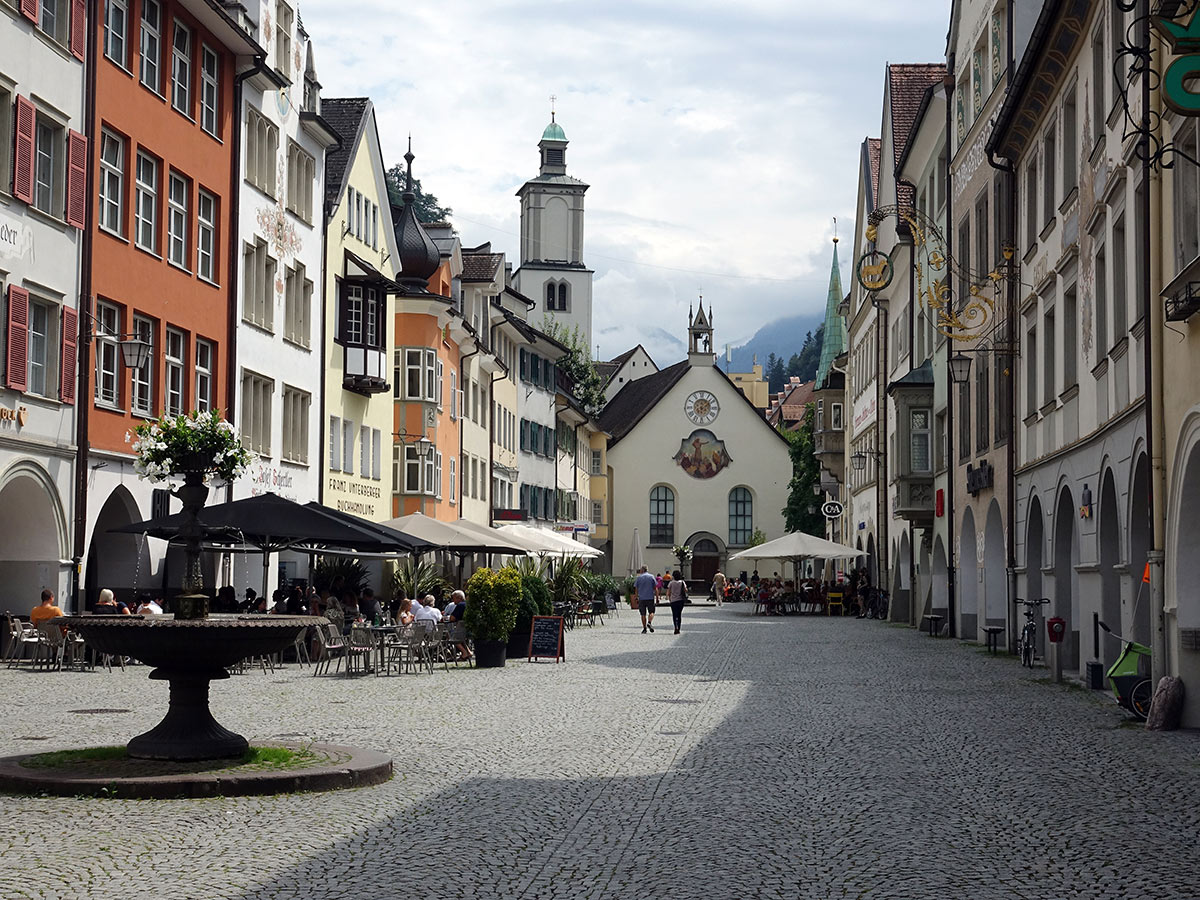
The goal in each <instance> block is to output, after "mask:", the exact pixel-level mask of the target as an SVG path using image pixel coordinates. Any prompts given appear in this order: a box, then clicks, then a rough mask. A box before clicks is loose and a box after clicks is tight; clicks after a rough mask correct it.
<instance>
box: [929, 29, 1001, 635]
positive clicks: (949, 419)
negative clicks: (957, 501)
mask: <svg viewBox="0 0 1200 900" xmlns="http://www.w3.org/2000/svg"><path fill="white" fill-rule="evenodd" d="M1008 30H1009V33H1010V34H1011V33H1012V25H1011V21H1010V24H1009V29H1008ZM942 84H943V86H944V87H945V88H946V256H947V257H949V258H950V259H954V191H953V190H952V185H951V182H950V161H951V158H952V156H953V153H952V150H953V146H952V142H951V135H953V133H954V132H953V131H952V130H951V128H950V124H951V119H950V107H951V105H952V103H951V101H952V100H953V99H954V54H953V53H951V54H950V55H949V56H948V57H947V61H946V78H945V80H944V81H943V82H942ZM946 277H947V278H949V277H950V274H949V272H947V273H946ZM949 287H950V288H951V289H953V285H949ZM950 350H951V344H950V340H949V338H947V339H946V448H947V449H948V450H949V452H948V453H947V454H946V456H947V457H948V458H947V459H946V471H947V472H948V473H949V477H948V478H947V479H946V507H945V510H946V622H947V623H948V626H949V634H950V637H957V636H958V623H957V621H956V616H957V605H958V604H957V597H956V594H957V586H956V583H957V581H958V572H957V568H956V566H955V565H954V559H955V557H954V544H955V540H954V532H955V528H954V517H955V515H956V510H955V507H954V482H955V479H956V478H957V477H958V460H957V458H956V456H955V449H954V392H955V390H956V387H957V386H956V385H955V384H954V379H953V377H951V369H950V357H951V355H952V354H951V353H950Z"/></svg>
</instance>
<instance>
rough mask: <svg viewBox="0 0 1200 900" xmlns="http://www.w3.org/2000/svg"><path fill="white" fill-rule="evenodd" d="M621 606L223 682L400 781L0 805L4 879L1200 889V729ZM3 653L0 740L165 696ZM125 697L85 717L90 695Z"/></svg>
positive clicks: (266, 737) (348, 886)
mask: <svg viewBox="0 0 1200 900" xmlns="http://www.w3.org/2000/svg"><path fill="white" fill-rule="evenodd" d="M669 623H670V616H669V614H667V615H660V616H659V618H658V624H659V626H660V627H659V628H658V631H657V632H656V633H655V634H648V635H643V634H641V625H640V622H639V620H638V618H637V616H636V614H635V613H633V612H630V611H628V610H625V611H624V612H623V613H622V614H621V615H620V616H619V617H617V618H612V617H610V618H609V619H608V621H607V622H606V624H604V625H598V626H596V627H594V628H588V627H586V626H581V627H579V628H576V629H575V630H574V631H571V632H568V634H567V641H566V646H567V661H566V663H564V664H558V665H555V664H554V663H552V662H548V661H547V662H541V663H536V664H530V663H527V662H525V661H523V660H522V661H517V662H510V663H509V665H508V666H507V667H506V668H504V669H500V670H485V671H476V670H467V669H460V670H457V671H450V672H443V671H441V670H440V669H439V670H438V672H437V673H436V674H434V675H420V676H413V675H409V676H402V677H391V678H376V677H373V676H366V677H359V678H355V679H348V678H345V677H324V676H323V677H320V678H313V677H312V674H311V669H306V670H298V669H297V668H296V667H295V666H289V667H287V668H286V669H284V670H281V671H278V672H276V673H274V674H265V673H263V672H262V671H251V672H250V673H248V674H246V675H241V676H235V677H234V678H233V679H231V680H229V681H225V682H214V684H213V688H212V694H213V708H214V712H215V714H216V715H217V717H218V719H219V720H221V721H222V722H223V723H224V724H226V725H228V726H229V727H231V728H234V729H235V730H238V731H241V732H243V733H245V734H246V735H247V736H248V737H250V738H251V740H252V741H254V742H258V743H263V742H268V743H269V742H270V741H271V740H272V739H280V740H292V741H304V740H309V739H311V740H315V741H327V742H334V743H343V744H354V745H360V746H365V747H371V748H376V749H381V750H386V751H388V752H390V753H391V754H393V755H394V757H395V761H396V776H395V778H394V779H393V780H392V781H391V782H389V783H388V784H386V785H383V786H380V787H372V788H365V789H360V790H350V791H340V792H334V793H328V794H307V795H290V796H281V797H247V798H217V799H208V800H187V801H132V800H121V799H95V800H83V799H70V798H29V797H0V822H2V823H3V824H2V825H0V853H2V854H3V859H4V860H5V865H4V866H3V867H2V868H0V897H2V898H5V900H18V898H21V900H24V898H53V900H60V898H61V900H68V898H88V900H128V898H134V897H142V898H151V897H153V898H163V900H191V898H195V900H218V898H219V900H235V898H270V900H301V898H303V900H310V898H311V900H335V898H391V897H396V898H399V897H419V898H525V900H529V898H539V900H551V898H597V900H599V898H607V900H626V898H628V900H635V898H636V900H646V898H667V897H670V898H673V900H690V898H696V900H725V898H730V900H732V898H757V897H767V898H775V897H778V898H796V897H805V898H808V897H811V898H834V897H837V898H840V897H853V898H887V900H908V898H911V900H928V898H963V900H982V898H1039V900H1057V898H1068V897H1069V898H1087V900H1107V898H1112V900H1117V898H1120V900H1135V898H1146V900H1174V898H1195V897H1200V877H1198V875H1200V840H1197V838H1198V837H1200V804H1197V802H1196V797H1197V788H1198V786H1200V764H1198V762H1200V736H1198V735H1197V734H1194V733H1186V732H1180V733H1174V734H1151V733H1147V732H1145V731H1144V730H1143V729H1142V728H1141V727H1140V726H1135V725H1133V724H1132V723H1130V722H1127V721H1126V720H1125V718H1124V716H1123V715H1122V714H1121V713H1120V712H1119V711H1118V710H1117V709H1116V708H1115V706H1114V705H1113V704H1112V703H1111V698H1110V696H1109V695H1107V694H1103V693H1099V692H1089V691H1083V690H1080V689H1068V688H1065V687H1062V686H1056V685H1053V684H1050V683H1049V682H1048V679H1047V678H1046V675H1047V672H1046V670H1044V669H1035V670H1033V671H1032V672H1030V671H1029V670H1023V669H1022V668H1021V667H1020V666H1019V665H1017V664H1016V662H1015V661H1013V660H1012V659H1011V658H991V657H989V656H988V655H986V654H985V653H984V652H983V651H982V650H981V649H980V648H978V647H976V646H974V645H968V644H961V643H958V642H955V641H950V640H944V639H932V638H929V637H927V636H926V635H924V634H922V633H919V632H917V631H915V630H913V629H909V628H904V627H898V626H892V625H887V624H884V623H881V622H874V621H860V620H854V619H838V618H823V617H787V618H764V617H753V616H751V615H750V608H749V606H747V605H726V606H725V607H723V608H721V609H715V608H705V607H691V608H688V609H687V610H686V611H685V619H684V630H683V633H682V634H681V635H678V636H675V635H673V634H671V633H670V631H671V629H670V625H669ZM146 674H147V669H146V668H145V667H141V666H135V667H131V668H130V669H129V670H128V671H126V672H124V673H122V672H120V671H119V670H117V671H114V672H112V673H108V672H105V671H103V670H101V671H98V672H96V673H84V674H81V673H70V672H66V673H50V674H44V673H33V672H28V671H24V670H19V671H14V670H7V669H5V670H0V678H3V679H4V681H5V682H6V683H7V690H6V696H7V697H8V701H7V704H6V707H7V713H6V721H7V722H8V727H7V728H5V729H4V733H3V737H2V738H0V743H2V750H3V752H4V754H15V753H21V752H37V751H44V750H51V749H58V748H63V747H72V746H88V745H101V744H115V743H123V742H124V741H125V740H127V739H128V738H129V737H131V736H133V735H134V734H136V733H138V732H139V731H142V730H144V729H146V728H148V727H150V726H151V725H153V724H154V723H155V722H157V721H158V719H159V718H160V717H161V715H162V713H163V711H164V710H165V706H166V691H167V686H166V685H165V684H164V683H161V682H151V681H149V680H147V678H146ZM98 709H107V710H127V711H124V712H112V713H87V712H84V710H98Z"/></svg>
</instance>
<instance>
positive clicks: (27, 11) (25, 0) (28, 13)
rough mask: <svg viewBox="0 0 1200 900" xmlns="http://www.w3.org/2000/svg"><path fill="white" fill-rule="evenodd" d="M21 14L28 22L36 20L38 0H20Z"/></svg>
mask: <svg viewBox="0 0 1200 900" xmlns="http://www.w3.org/2000/svg"><path fill="white" fill-rule="evenodd" d="M21 15H23V16H24V17H25V18H27V19H28V20H29V21H30V22H34V23H36V22H37V20H38V0H21Z"/></svg>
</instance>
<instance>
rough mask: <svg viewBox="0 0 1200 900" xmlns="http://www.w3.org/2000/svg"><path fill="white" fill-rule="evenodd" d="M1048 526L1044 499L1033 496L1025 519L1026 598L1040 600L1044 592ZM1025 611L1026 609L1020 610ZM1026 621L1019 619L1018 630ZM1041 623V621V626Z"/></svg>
mask: <svg viewBox="0 0 1200 900" xmlns="http://www.w3.org/2000/svg"><path fill="white" fill-rule="evenodd" d="M1045 535H1046V526H1045V523H1044V522H1043V521H1042V501H1041V500H1039V499H1038V498H1037V497H1033V498H1032V499H1030V501H1029V514H1028V515H1027V516H1026V519H1025V599H1027V600H1038V599H1041V597H1042V596H1043V592H1042V566H1043V565H1044V562H1043V555H1042V554H1043V550H1044V547H1045V540H1046V538H1045ZM1018 612H1024V610H1018ZM1023 624H1024V622H1023V621H1021V620H1018V623H1017V628H1018V632H1019V630H1020V627H1021V625H1023ZM1040 627H1041V623H1040V622H1039V628H1040Z"/></svg>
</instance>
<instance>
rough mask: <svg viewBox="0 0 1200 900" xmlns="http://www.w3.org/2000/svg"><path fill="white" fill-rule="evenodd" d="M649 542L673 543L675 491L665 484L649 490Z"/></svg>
mask: <svg viewBox="0 0 1200 900" xmlns="http://www.w3.org/2000/svg"><path fill="white" fill-rule="evenodd" d="M650 543H651V544H674V543H675V492H674V491H673V490H671V489H670V488H669V487H666V486H665V485H659V486H658V487H656V488H654V489H652V490H651V491H650Z"/></svg>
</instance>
